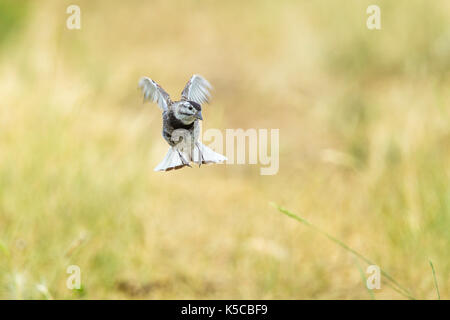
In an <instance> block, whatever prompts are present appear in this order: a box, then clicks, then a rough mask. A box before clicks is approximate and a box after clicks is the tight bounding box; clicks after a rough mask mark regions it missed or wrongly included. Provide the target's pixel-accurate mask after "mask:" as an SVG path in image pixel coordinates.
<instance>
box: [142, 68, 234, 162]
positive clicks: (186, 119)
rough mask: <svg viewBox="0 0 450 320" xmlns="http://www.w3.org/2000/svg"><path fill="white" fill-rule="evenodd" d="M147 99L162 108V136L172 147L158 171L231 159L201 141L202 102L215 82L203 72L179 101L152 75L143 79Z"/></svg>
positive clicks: (195, 76)
mask: <svg viewBox="0 0 450 320" xmlns="http://www.w3.org/2000/svg"><path fill="white" fill-rule="evenodd" d="M139 87H140V88H141V89H142V92H143V94H144V101H145V100H150V101H151V102H156V103H157V104H158V106H159V108H160V109H161V110H162V118H163V130H162V136H163V138H164V139H165V140H166V141H167V143H168V144H169V146H170V148H169V151H168V152H167V154H166V156H165V158H164V159H163V161H161V162H160V163H159V164H158V165H157V166H156V168H155V171H169V170H173V169H181V168H183V167H186V166H188V167H190V166H191V165H190V163H191V162H193V163H197V164H198V165H199V166H200V165H201V164H207V163H223V162H224V161H226V160H227V158H226V157H225V156H223V155H221V154H219V153H216V152H214V151H213V150H211V149H210V148H208V147H207V146H205V145H204V144H202V143H201V142H200V141H198V138H199V135H200V124H199V121H200V120H203V116H202V104H204V103H205V102H208V100H209V98H210V93H209V90H210V89H211V88H212V87H211V84H210V83H209V82H208V81H207V80H206V79H205V78H203V77H202V76H200V75H197V74H195V75H193V76H192V77H191V79H189V81H188V82H187V84H186V86H185V87H184V89H183V92H182V93H181V99H180V100H179V101H172V100H171V99H170V96H169V94H168V93H167V92H166V91H165V90H164V89H163V88H162V87H161V86H160V85H159V84H157V83H156V82H155V81H153V80H152V79H150V78H148V77H142V78H141V79H140V80H139Z"/></svg>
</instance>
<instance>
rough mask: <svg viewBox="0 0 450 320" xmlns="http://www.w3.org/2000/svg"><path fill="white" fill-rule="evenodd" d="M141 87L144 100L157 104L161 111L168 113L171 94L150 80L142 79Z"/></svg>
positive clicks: (140, 81)
mask: <svg viewBox="0 0 450 320" xmlns="http://www.w3.org/2000/svg"><path fill="white" fill-rule="evenodd" d="M139 87H140V88H141V89H142V93H143V94H144V100H145V99H147V100H150V101H152V102H156V103H157V104H158V106H159V107H160V108H161V110H163V111H166V110H167V109H168V108H169V105H170V104H171V100H170V96H169V94H168V93H167V92H166V91H165V90H164V89H163V88H161V87H160V86H159V84H157V83H156V82H155V81H153V80H152V79H150V78H147V77H142V78H141V80H139Z"/></svg>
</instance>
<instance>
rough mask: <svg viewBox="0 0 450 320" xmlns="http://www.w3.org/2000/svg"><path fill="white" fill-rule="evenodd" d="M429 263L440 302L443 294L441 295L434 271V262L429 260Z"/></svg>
mask: <svg viewBox="0 0 450 320" xmlns="http://www.w3.org/2000/svg"><path fill="white" fill-rule="evenodd" d="M428 261H429V262H430V266H431V272H432V273H433V279H434V287H435V288H436V293H437V296H438V300H441V294H440V293H439V287H438V283H437V279H436V271H435V270H434V266H433V262H431V260H428Z"/></svg>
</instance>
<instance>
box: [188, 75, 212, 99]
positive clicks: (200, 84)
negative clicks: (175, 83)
mask: <svg viewBox="0 0 450 320" xmlns="http://www.w3.org/2000/svg"><path fill="white" fill-rule="evenodd" d="M210 89H212V86H211V84H210V83H209V82H208V80H206V79H205V78H203V77H202V76H200V75H198V74H194V75H193V76H192V77H191V79H189V81H188V83H187V84H186V86H185V87H184V89H183V92H182V93H181V99H182V100H191V101H194V102H197V103H198V104H203V103H205V102H208V100H209V98H210V97H211V94H210V93H209V90H210Z"/></svg>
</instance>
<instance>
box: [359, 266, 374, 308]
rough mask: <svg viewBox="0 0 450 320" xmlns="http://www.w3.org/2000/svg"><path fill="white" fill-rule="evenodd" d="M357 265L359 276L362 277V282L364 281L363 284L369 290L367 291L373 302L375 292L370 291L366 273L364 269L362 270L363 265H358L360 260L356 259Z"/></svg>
mask: <svg viewBox="0 0 450 320" xmlns="http://www.w3.org/2000/svg"><path fill="white" fill-rule="evenodd" d="M355 264H356V266H357V267H358V270H359V275H360V276H361V280H362V282H363V285H364V287H365V288H366V289H367V291H368V292H369V295H370V298H371V299H372V300H375V294H374V293H373V290H372V289H369V287H367V277H366V275H365V274H364V271H363V269H362V268H361V265H360V264H359V263H358V260H357V259H355Z"/></svg>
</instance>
